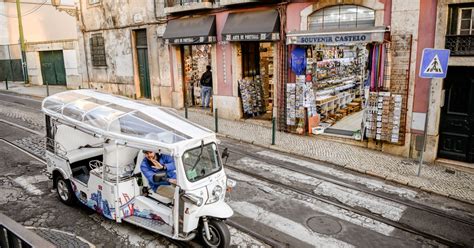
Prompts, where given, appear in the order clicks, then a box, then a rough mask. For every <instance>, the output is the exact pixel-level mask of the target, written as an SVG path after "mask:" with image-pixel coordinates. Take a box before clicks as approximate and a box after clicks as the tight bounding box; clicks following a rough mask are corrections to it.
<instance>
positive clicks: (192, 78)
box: [163, 15, 217, 107]
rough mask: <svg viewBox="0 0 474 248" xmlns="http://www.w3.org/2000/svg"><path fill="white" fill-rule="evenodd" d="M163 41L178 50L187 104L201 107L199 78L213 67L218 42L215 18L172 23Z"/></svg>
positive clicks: (182, 20) (172, 21)
mask: <svg viewBox="0 0 474 248" xmlns="http://www.w3.org/2000/svg"><path fill="white" fill-rule="evenodd" d="M163 38H164V39H165V42H166V43H168V44H170V45H173V46H178V47H179V49H178V51H179V52H178V53H177V54H179V57H178V58H176V59H177V60H178V61H179V62H180V64H181V65H182V72H180V73H182V81H183V96H184V104H186V106H188V107H192V106H201V105H202V99H201V84H200V79H201V76H202V74H203V73H204V72H205V71H206V66H208V65H211V64H212V49H215V48H214V45H213V44H215V43H216V40H217V39H216V18H215V16H213V15H212V16H204V17H196V18H186V19H176V20H171V21H169V22H168V25H167V27H166V30H165V33H164V35H163ZM213 84H216V82H215V80H213ZM211 102H212V101H211Z"/></svg>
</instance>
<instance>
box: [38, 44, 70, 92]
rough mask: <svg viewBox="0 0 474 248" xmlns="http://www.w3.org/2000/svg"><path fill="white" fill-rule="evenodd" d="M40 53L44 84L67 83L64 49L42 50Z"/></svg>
mask: <svg viewBox="0 0 474 248" xmlns="http://www.w3.org/2000/svg"><path fill="white" fill-rule="evenodd" d="M39 54H40V63H41V74H42V75H43V84H49V85H66V69H65V68H64V58H63V51H62V50H57V51H41V52H39Z"/></svg>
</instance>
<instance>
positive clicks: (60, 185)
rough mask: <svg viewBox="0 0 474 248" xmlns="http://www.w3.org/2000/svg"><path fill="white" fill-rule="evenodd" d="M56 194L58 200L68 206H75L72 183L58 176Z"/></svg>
mask: <svg viewBox="0 0 474 248" xmlns="http://www.w3.org/2000/svg"><path fill="white" fill-rule="evenodd" d="M56 192H57V193H58V198H59V200H61V201H62V202H63V203H64V204H66V205H73V204H74V197H75V195H74V192H72V188H71V183H70V182H69V180H66V179H64V178H63V177H62V176H58V178H57V179H56Z"/></svg>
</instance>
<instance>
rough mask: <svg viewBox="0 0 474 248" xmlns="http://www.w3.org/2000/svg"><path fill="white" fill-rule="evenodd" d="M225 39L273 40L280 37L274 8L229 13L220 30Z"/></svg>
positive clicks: (278, 22) (277, 18)
mask: <svg viewBox="0 0 474 248" xmlns="http://www.w3.org/2000/svg"><path fill="white" fill-rule="evenodd" d="M222 39H223V40H225V41H273V40H279V39H280V18H279V15H278V12H277V11H276V10H265V11H256V12H245V13H231V14H229V17H227V21H226V23H225V25H224V29H223V30H222Z"/></svg>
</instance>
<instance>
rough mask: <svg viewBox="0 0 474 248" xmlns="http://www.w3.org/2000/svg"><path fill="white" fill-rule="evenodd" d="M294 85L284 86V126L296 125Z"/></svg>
mask: <svg viewBox="0 0 474 248" xmlns="http://www.w3.org/2000/svg"><path fill="white" fill-rule="evenodd" d="M295 93H296V84H295V83H288V84H286V115H287V116H286V124H287V125H290V126H294V125H295V124H296V111H295V106H296V103H295V101H296V97H295V96H296V94H295Z"/></svg>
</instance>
